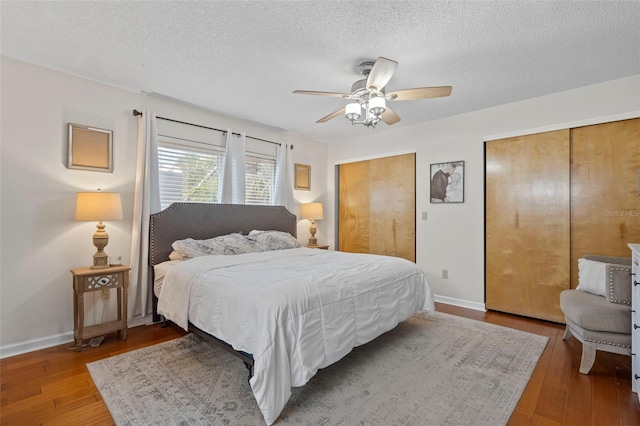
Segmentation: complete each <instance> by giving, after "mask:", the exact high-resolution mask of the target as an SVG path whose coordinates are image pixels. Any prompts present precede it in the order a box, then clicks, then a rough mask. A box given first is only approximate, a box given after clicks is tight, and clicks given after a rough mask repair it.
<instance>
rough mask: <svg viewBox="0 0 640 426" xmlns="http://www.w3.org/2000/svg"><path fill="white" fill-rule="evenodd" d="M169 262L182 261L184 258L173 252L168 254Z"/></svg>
mask: <svg viewBox="0 0 640 426" xmlns="http://www.w3.org/2000/svg"><path fill="white" fill-rule="evenodd" d="M169 260H184V258H183V257H182V255H181V254H180V253H178V252H177V251H175V250H174V251H172V252H171V253H169Z"/></svg>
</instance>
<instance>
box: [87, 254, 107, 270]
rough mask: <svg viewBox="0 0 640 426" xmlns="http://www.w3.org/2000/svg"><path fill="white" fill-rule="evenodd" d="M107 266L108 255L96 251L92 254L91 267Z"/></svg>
mask: <svg viewBox="0 0 640 426" xmlns="http://www.w3.org/2000/svg"><path fill="white" fill-rule="evenodd" d="M108 267H109V256H107V253H105V252H97V253H96V254H94V255H93V265H91V269H104V268H108Z"/></svg>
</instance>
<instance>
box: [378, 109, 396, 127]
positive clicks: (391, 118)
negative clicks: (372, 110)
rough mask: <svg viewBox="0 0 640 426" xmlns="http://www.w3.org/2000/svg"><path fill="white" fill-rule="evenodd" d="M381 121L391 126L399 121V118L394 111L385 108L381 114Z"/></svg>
mask: <svg viewBox="0 0 640 426" xmlns="http://www.w3.org/2000/svg"><path fill="white" fill-rule="evenodd" d="M382 121H384V122H385V123H386V124H388V125H389V126H391V125H392V124H396V123H397V122H398V121H400V117H398V114H396V113H395V111H394V110H392V109H391V108H389V107H387V108H386V109H385V110H384V112H383V113H382Z"/></svg>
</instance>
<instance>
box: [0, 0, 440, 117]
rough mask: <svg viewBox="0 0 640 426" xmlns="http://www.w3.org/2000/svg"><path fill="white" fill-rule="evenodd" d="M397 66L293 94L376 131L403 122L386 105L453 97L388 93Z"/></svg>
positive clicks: (380, 64)
mask: <svg viewBox="0 0 640 426" xmlns="http://www.w3.org/2000/svg"><path fill="white" fill-rule="evenodd" d="M0 1H1V0H0ZM397 66H398V62H396V61H394V60H392V59H387V58H383V57H379V58H378V59H376V60H375V62H363V63H361V64H360V66H359V67H358V69H359V70H360V73H361V74H362V75H364V77H365V78H361V79H360V80H358V81H356V82H355V83H353V85H352V86H351V92H350V93H337V92H318V91H311V90H294V92H293V93H299V94H304V95H318V96H332V97H340V98H344V99H349V100H351V101H352V102H351V103H349V104H347V105H346V106H345V107H343V108H340V109H339V110H337V111H334V112H332V113H331V114H328V115H326V116H324V117H322V118H321V119H320V120H318V121H316V123H326V122H327V121H329V120H331V119H333V118H335V117H338V116H340V115H342V114H344V116H345V117H346V118H347V119H348V120H349V121H351V124H362V125H363V126H365V127H376V125H377V124H378V123H379V122H380V121H384V123H385V124H387V125H389V126H391V125H392V124H396V123H398V122H399V121H400V117H399V116H398V114H396V113H395V112H394V111H393V109H391V108H387V101H412V100H417V99H429V98H440V97H444V96H449V95H451V89H452V88H451V86H434V87H415V88H413V89H403V90H396V91H393V92H390V93H387V91H386V86H387V83H388V82H389V81H390V80H391V77H393V74H394V73H395V71H396V67H397Z"/></svg>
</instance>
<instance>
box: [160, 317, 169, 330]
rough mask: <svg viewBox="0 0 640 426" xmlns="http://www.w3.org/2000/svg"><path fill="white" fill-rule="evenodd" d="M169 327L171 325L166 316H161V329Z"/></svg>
mask: <svg viewBox="0 0 640 426" xmlns="http://www.w3.org/2000/svg"><path fill="white" fill-rule="evenodd" d="M168 325H169V323H168V322H167V319H166V318H165V317H164V315H160V328H167V326H168Z"/></svg>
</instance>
